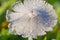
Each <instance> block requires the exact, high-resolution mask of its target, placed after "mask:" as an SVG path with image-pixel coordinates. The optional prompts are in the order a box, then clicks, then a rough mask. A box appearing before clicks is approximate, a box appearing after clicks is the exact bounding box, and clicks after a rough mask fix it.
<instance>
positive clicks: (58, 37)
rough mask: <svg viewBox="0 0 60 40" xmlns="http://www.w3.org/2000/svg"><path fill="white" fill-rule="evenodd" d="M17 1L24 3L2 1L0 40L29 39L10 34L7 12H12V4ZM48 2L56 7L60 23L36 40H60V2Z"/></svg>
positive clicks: (10, 0) (53, 0)
mask: <svg viewBox="0 0 60 40" xmlns="http://www.w3.org/2000/svg"><path fill="white" fill-rule="evenodd" d="M17 1H21V2H23V0H0V40H28V38H22V37H21V35H20V36H19V35H13V34H11V33H9V32H8V30H9V29H8V24H9V23H8V22H7V21H6V10H7V9H8V10H11V6H12V4H14V3H15V2H17ZM46 2H48V3H50V4H51V5H53V6H54V9H55V11H56V14H57V15H58V18H57V20H58V22H57V25H56V26H55V27H54V28H53V30H52V31H51V32H47V34H46V35H44V36H38V37H37V39H34V40H60V0H46Z"/></svg>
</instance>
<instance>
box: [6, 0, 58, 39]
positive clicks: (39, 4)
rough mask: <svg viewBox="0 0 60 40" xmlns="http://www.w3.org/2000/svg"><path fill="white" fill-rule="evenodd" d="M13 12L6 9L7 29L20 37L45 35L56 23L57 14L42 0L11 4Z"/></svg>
mask: <svg viewBox="0 0 60 40" xmlns="http://www.w3.org/2000/svg"><path fill="white" fill-rule="evenodd" d="M12 9H13V10H14V11H15V12H11V11H9V10H8V11H7V14H6V18H7V21H8V22H10V24H9V25H8V27H9V31H10V32H12V33H13V34H16V35H22V37H32V38H36V37H37V36H42V35H45V34H46V32H48V31H51V30H52V29H53V27H54V26H55V25H56V24H57V15H56V13H55V10H54V9H53V6H52V5H51V4H49V3H46V2H45V1H42V0H24V3H21V2H17V3H16V4H14V5H13V6H12Z"/></svg>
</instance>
